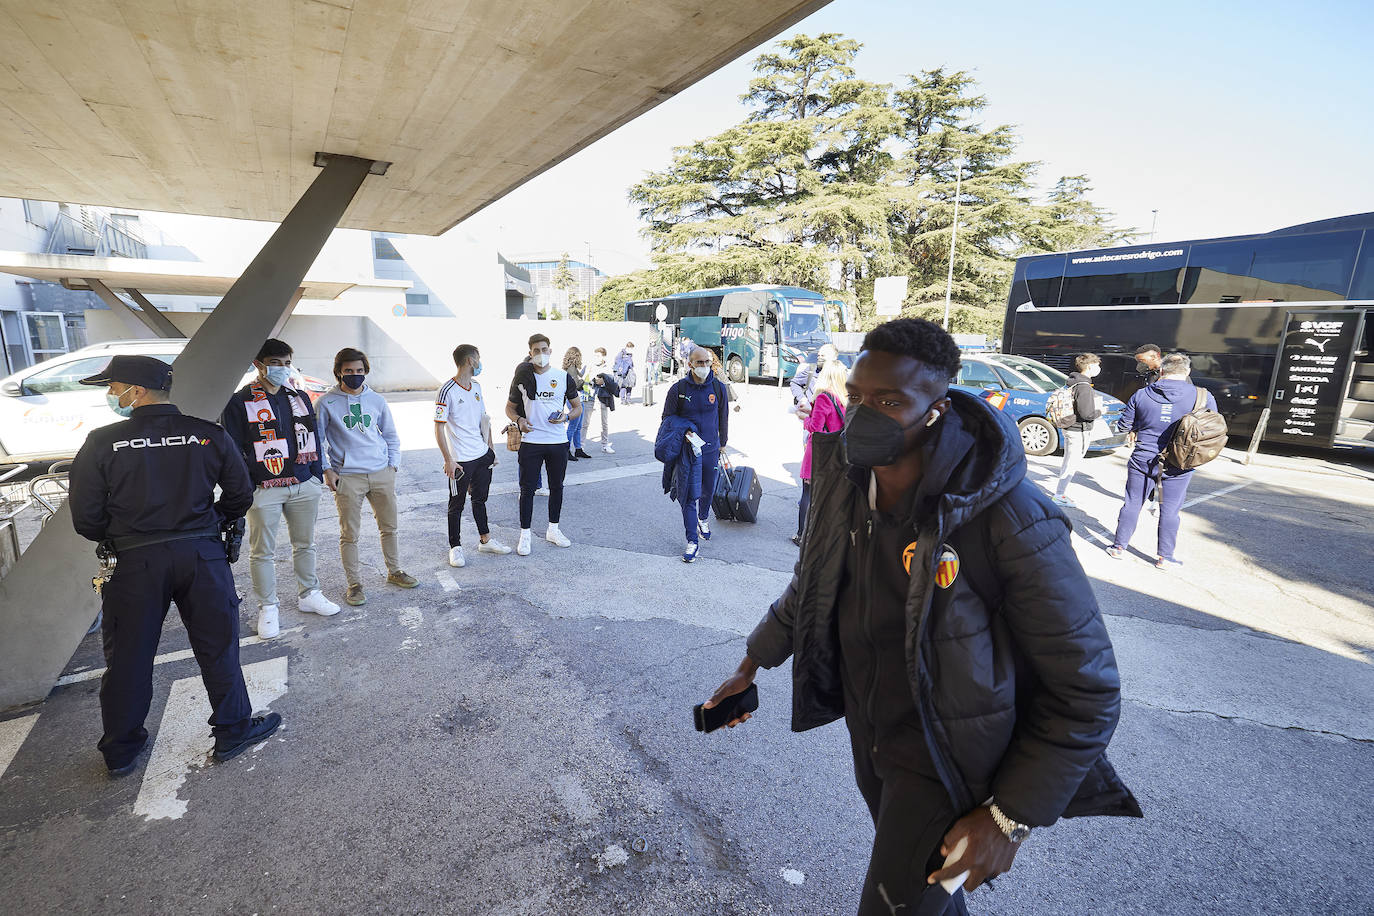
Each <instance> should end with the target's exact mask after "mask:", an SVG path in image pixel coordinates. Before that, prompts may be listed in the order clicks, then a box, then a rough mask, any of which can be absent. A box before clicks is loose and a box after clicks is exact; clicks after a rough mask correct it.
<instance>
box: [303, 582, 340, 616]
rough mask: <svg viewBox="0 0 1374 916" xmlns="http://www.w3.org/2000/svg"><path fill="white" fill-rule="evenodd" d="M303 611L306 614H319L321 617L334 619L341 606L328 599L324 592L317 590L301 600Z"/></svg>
mask: <svg viewBox="0 0 1374 916" xmlns="http://www.w3.org/2000/svg"><path fill="white" fill-rule="evenodd" d="M301 611H302V612H304V613H306V614H319V615H320V616H321V617H333V616H334V615H335V614H337V613H339V606H338V605H337V604H335V603H334V602H332V601H330V600H329V599H328V598H326V597H325V596H324V592H322V591H320V590H319V589H318V588H317V589H315V590H314V591H313V592H309V593H307V594H306V595H305V597H303V598H301Z"/></svg>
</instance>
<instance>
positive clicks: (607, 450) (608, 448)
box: [601, 442, 615, 455]
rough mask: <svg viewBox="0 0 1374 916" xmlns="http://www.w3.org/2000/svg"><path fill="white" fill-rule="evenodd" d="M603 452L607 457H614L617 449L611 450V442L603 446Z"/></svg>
mask: <svg viewBox="0 0 1374 916" xmlns="http://www.w3.org/2000/svg"><path fill="white" fill-rule="evenodd" d="M601 450H602V451H603V452H605V453H606V454H607V455H614V454H615V449H613V448H611V443H609V442H606V443H604V444H602V446H601Z"/></svg>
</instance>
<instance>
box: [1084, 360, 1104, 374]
mask: <svg viewBox="0 0 1374 916" xmlns="http://www.w3.org/2000/svg"><path fill="white" fill-rule="evenodd" d="M1101 371H1102V366H1101V364H1099V363H1093V364H1092V365H1091V366H1089V367H1088V368H1086V369H1084V370H1083V374H1084V375H1086V376H1087V377H1088V378H1097V376H1098V373H1100V372H1101Z"/></svg>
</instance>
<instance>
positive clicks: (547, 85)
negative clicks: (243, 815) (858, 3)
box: [0, 0, 826, 709]
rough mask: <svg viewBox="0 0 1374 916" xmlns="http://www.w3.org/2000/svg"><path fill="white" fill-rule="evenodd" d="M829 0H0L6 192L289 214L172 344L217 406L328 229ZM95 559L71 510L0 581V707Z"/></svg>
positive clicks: (287, 302)
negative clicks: (195, 328)
mask: <svg viewBox="0 0 1374 916" xmlns="http://www.w3.org/2000/svg"><path fill="white" fill-rule="evenodd" d="M825 2H826V0H805V2H797V0H751V2H748V3H739V2H735V0H652V2H650V0H641V2H628V3H627V2H625V0H583V2H577V3H571V2H559V0H506V2H496V0H467V2H458V0H258V2H254V3H175V2H171V0H97V2H89V0H48V2H44V3H40V4H34V3H30V2H27V0H0V61H3V62H4V64H3V67H0V161H3V162H4V163H5V166H4V168H3V170H0V196H9V197H24V198H31V199H39V200H60V201H67V202H72V203H87V204H96V205H102V206H111V207H126V208H134V209H144V210H159V211H167V212H176V213H194V214H205V215H211V216H227V217H239V218H247V219H258V220H269V221H280V223H281V224H280V226H279V228H278V229H277V231H276V232H275V233H274V234H273V235H272V237H271V238H270V239H269V240H268V242H267V243H266V245H265V246H264V247H263V249H262V251H261V252H260V253H259V254H258V256H257V257H256V258H255V259H254V260H253V262H252V263H251V264H250V265H249V266H248V267H247V269H246V270H245V271H244V272H243V274H242V275H241V276H240V277H239V278H238V279H237V280H236V282H234V283H233V285H232V286H231V287H230V288H229V289H228V290H227V292H226V293H225V296H224V298H223V300H222V301H221V303H220V305H219V307H218V308H217V309H216V310H215V312H214V314H213V315H212V316H211V318H210V320H208V321H206V323H205V324H204V325H203V326H202V329H201V330H200V331H199V332H197V334H196V335H195V337H193V338H192V340H191V341H190V343H188V344H187V346H186V348H185V350H184V351H183V352H182V355H181V356H180V357H179V358H178V360H177V363H176V370H177V371H176V379H177V383H176V388H175V390H174V391H173V393H172V396H173V400H174V401H175V402H176V403H177V404H178V406H180V407H181V409H182V410H183V411H185V412H187V413H190V414H195V415H198V416H202V417H215V416H217V415H218V414H219V411H220V409H221V408H222V406H223V405H224V403H225V401H226V400H227V398H228V396H229V393H230V391H231V390H232V386H233V384H234V382H235V381H236V380H237V379H238V377H239V375H240V373H241V371H242V366H243V365H245V364H246V363H247V362H248V361H249V360H250V359H251V358H252V355H253V353H254V352H255V350H256V347H257V346H258V344H259V343H260V342H261V341H262V339H263V338H264V337H266V336H268V334H269V333H270V332H271V330H272V329H273V328H274V327H276V326H278V325H279V323H280V322H281V321H282V320H283V319H284V318H285V316H286V315H287V314H289V313H290V310H291V308H292V307H293V306H294V303H295V298H296V296H297V294H298V290H299V289H300V287H301V283H302V280H303V278H304V277H305V274H306V271H307V270H308V268H309V267H310V265H311V263H312V262H313V261H314V259H315V257H316V256H317V255H318V253H319V251H320V248H321V247H322V246H323V244H324V242H325V240H326V239H327V238H328V236H329V233H330V232H331V231H332V230H333V229H334V228H335V227H337V226H344V227H350V228H359V229H370V230H382V231H392V232H409V233H420V234H438V233H440V232H443V231H444V230H446V229H448V228H450V227H452V226H453V225H455V224H456V223H458V222H460V221H461V220H462V219H464V218H465V217H467V216H470V215H472V214H473V213H475V212H477V211H478V210H480V209H482V208H483V207H485V206H486V205H487V204H489V203H491V202H492V201H494V200H497V199H498V198H500V197H501V196H502V195H503V194H505V193H506V192H508V191H510V190H511V189H513V188H515V187H517V186H518V185H520V184H521V183H523V182H525V181H528V180H529V179H530V178H532V177H533V176H535V175H538V174H539V173H540V172H542V171H544V170H545V169H548V168H550V167H551V166H553V165H555V164H557V163H558V162H560V161H561V160H563V159H564V158H566V157H568V156H570V155H572V154H573V153H575V152H577V151H578V150H580V149H582V148H583V147H585V146H587V145H588V144H590V143H592V142H593V141H595V140H597V139H598V138H600V137H602V136H604V135H606V134H607V133H609V132H610V131H612V130H614V129H615V128H616V127H618V126H620V125H621V124H623V123H625V122H626V121H629V120H630V119H632V118H634V117H635V116H636V115H638V114H640V113H641V112H644V111H646V110H648V109H649V108H651V107H653V106H654V105H657V104H658V103H659V102H662V101H663V100H665V99H667V98H670V97H671V96H672V95H673V94H675V93H677V92H679V91H680V90H682V89H683V88H685V87H687V86H689V85H691V84H692V83H693V82H695V81H697V80H699V79H701V78H702V77H703V76H705V75H707V74H709V73H711V72H712V71H714V70H716V69H717V68H719V67H720V66H722V65H723V64H725V63H727V62H729V61H730V60H733V59H734V58H736V57H738V56H740V55H742V54H744V53H746V52H748V51H749V50H751V49H753V48H754V47H756V46H758V45H759V44H761V43H762V42H764V41H766V40H768V39H769V38H771V37H773V36H774V35H776V34H777V33H778V32H780V31H782V30H783V29H786V28H787V27H789V26H790V25H792V24H793V23H795V22H796V21H797V20H799V19H801V18H802V17H804V16H806V15H807V14H809V13H811V12H813V11H814V10H816V9H819V8H820V7H822V6H824V5H825ZM152 320H154V321H156V319H152ZM93 567H94V560H93V558H92V556H91V548H90V545H89V544H88V543H86V542H85V541H83V540H81V539H80V538H78V537H77V536H76V534H75V533H74V532H73V531H72V528H71V524H70V520H69V518H68V516H67V513H66V512H65V510H64V511H63V512H62V513H60V514H59V516H58V517H56V518H54V519H53V520H52V522H51V523H49V524H48V525H47V526H46V527H45V528H44V530H43V532H42V533H41V534H40V535H39V537H38V538H37V540H35V542H34V543H33V544H32V545H31V546H30V548H29V550H28V551H27V552H26V553H25V554H24V556H23V557H22V558H21V561H20V562H19V564H18V565H17V566H16V567H15V568H14V569H13V570H12V571H11V572H10V574H9V575H8V576H6V578H5V579H4V580H3V581H0V709H3V708H6V707H10V706H14V705H18V704H23V703H28V702H33V701H37V700H40V699H42V698H43V697H44V696H45V695H46V694H47V692H48V691H49V689H50V688H51V686H52V684H53V682H54V680H55V679H56V676H57V675H58V673H59V672H60V670H61V667H62V665H63V664H64V663H65V662H66V660H67V659H68V658H69V657H70V655H71V653H72V651H73V649H74V648H75V646H76V645H77V644H78V642H79V640H80V638H81V636H82V634H83V633H84V632H85V629H86V626H87V625H88V624H89V622H90V620H91V619H92V618H93V617H94V616H95V611H96V599H95V595H94V594H93V593H92V591H91V590H90V587H89V575H88V573H87V570H88V569H93ZM73 573H78V574H75V575H74V574H73Z"/></svg>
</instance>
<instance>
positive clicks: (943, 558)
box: [935, 544, 959, 588]
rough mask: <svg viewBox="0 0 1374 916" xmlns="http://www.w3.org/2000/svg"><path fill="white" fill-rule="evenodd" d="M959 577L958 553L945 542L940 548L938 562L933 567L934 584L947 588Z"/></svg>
mask: <svg viewBox="0 0 1374 916" xmlns="http://www.w3.org/2000/svg"><path fill="white" fill-rule="evenodd" d="M958 577H959V554H958V552H957V551H955V549H954V548H953V547H950V546H949V545H948V544H946V545H945V546H944V547H942V548H940V564H939V565H938V566H936V567H935V584H936V585H938V586H940V587H941V588H949V587H950V586H951V585H953V584H954V580H955V579H957V578H958Z"/></svg>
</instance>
